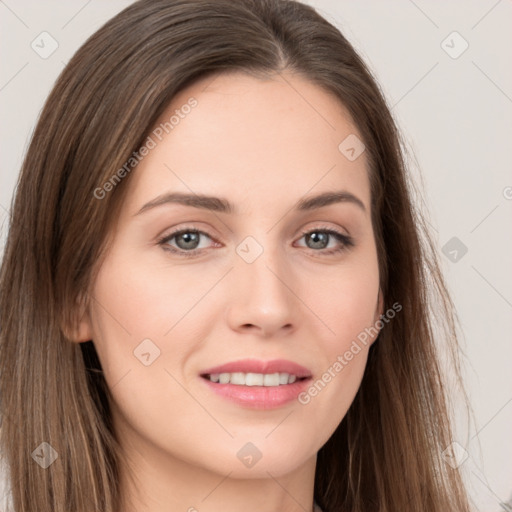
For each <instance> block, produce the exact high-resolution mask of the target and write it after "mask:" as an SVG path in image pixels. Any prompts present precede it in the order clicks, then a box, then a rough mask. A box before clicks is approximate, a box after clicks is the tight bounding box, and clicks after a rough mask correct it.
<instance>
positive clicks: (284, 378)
mask: <svg viewBox="0 0 512 512" xmlns="http://www.w3.org/2000/svg"><path fill="white" fill-rule="evenodd" d="M207 377H208V379H210V380H211V381H212V382H218V383H220V384H235V385H237V386H267V387H273V386H283V385H285V384H293V383H294V382H295V381H296V380H297V376H296V375H290V374H289V373H242V372H234V373H212V374H211V375H207Z"/></svg>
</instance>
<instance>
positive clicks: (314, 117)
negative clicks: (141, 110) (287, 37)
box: [129, 72, 370, 208]
mask: <svg viewBox="0 0 512 512" xmlns="http://www.w3.org/2000/svg"><path fill="white" fill-rule="evenodd" d="M190 105H194V106H193V107H191V106H190ZM354 136H356V137H358V138H359V139H361V136H360V134H359V131H358V129H357V127H356V125H355V123H354V121H353V120H352V118H351V116H350V115H349V113H348V111H347V110H346V108H345V107H344V106H343V104H342V103H341V102H340V101H339V100H338V99H337V98H336V97H334V95H333V94H330V93H329V92H326V91H325V90H324V89H322V88H320V87H319V86H317V85H315V84H313V83H311V82H310V81H308V80H307V79H305V78H303V77H301V76H298V75H293V74H290V73H279V74H275V75H273V76H272V77H255V76H251V75H248V74H246V73H242V72H230V73H223V74H219V75H216V76H211V77H208V78H205V79H202V80H200V81H197V82H195V83H194V84H192V85H191V86H190V87H188V88H186V89H184V90H182V91H181V92H180V93H179V94H178V95H176V96H175V97H174V98H173V100H172V102H171V103H170V104H169V106H168V107H167V108H166V110H165V112H164V113H163V114H162V116H161V117H160V119H159V120H158V121H157V123H156V124H155V127H154V129H153V131H152V132H151V134H150V137H151V138H152V139H153V140H154V142H155V145H154V147H153V149H151V151H150V152H149V154H148V155H147V156H145V157H144V158H143V159H142V161H141V162H140V163H139V165H138V166H137V168H136V172H134V175H133V176H132V177H131V182H132V183H131V184H130V188H131V192H130V194H129V197H130V202H131V203H133V208H136V207H137V205H139V207H140V203H141V202H142V201H145V200H148V199H150V198H151V196H154V195H157V194H160V193H162V192H164V191H168V190H176V191H182V192H189V193H190V192H197V193H202V194H204V193H208V194H211V195H218V196H223V197H229V198H230V199H231V200H232V201H233V202H234V203H237V202H245V204H246V205H247V206H249V205H251V204H254V205H255V204H256V202H259V203H261V202H262V200H264V199H265V198H268V201H270V200H271V199H272V201H273V202H274V203H275V202H276V201H277V202H286V203H289V202H290V201H293V202H296V200H297V199H299V198H300V197H301V196H304V195H306V194H308V192H310V193H314V192H322V191H325V190H329V189H340V188H346V189H350V191H351V192H353V193H354V194H357V196H358V197H360V198H361V199H362V201H363V202H364V203H365V204H366V205H367V206H368V208H369V203H370V197H369V193H370V192H369V182H368V176H367V161H366V155H365V153H364V152H363V153H362V154H361V156H360V157H358V158H357V159H355V160H353V161H351V160H349V159H347V157H346V156H345V154H344V153H343V152H342V151H341V150H340V143H342V142H343V141H344V140H346V139H347V137H354Z"/></svg>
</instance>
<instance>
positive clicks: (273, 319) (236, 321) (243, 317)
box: [230, 233, 297, 333]
mask: <svg viewBox="0 0 512 512" xmlns="http://www.w3.org/2000/svg"><path fill="white" fill-rule="evenodd" d="M283 249H284V247H283V245H282V243H280V241H279V240H277V239H276V237H274V236H272V235H270V234H263V235H262V234H261V233H260V234H258V235H256V236H252V235H250V236H247V237H246V238H245V239H243V240H242V242H240V243H239V244H238V246H237V247H236V258H235V262H234V269H233V273H232V276H231V279H232V289H231V291H232V293H231V299H230V311H231V315H230V320H231V322H233V327H235V328H236V327H237V326H238V327H240V326H242V325H247V324H251V325H254V326H256V327H259V328H261V329H262V330H263V331H265V332H266V333H269V332H271V331H275V330H276V329H279V328H281V327H284V326H287V325H289V324H293V323H295V320H294V318H293V317H294V309H295V308H296V307H297V304H296V301H295V299H294V297H293V292H292V291H291V289H290V288H291V283H290V282H289V281H290V280H291V273H290V271H289V269H290V267H289V266H288V265H287V262H286V259H285V258H286V254H285V251H284V250H283Z"/></svg>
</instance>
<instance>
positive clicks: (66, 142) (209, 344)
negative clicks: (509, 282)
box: [0, 0, 469, 512]
mask: <svg viewBox="0 0 512 512" xmlns="http://www.w3.org/2000/svg"><path fill="white" fill-rule="evenodd" d="M408 180H409V178H408V175H407V172H406V169H405V165H404V161H403V156H402V150H401V146H400V139H399V134H398V132H397V129H396V127H395V125H394V122H393V119H392V117H391V115H390V112H389V110H388V107H387V106H386V103H385V101H384V99H383V97H382V95H381V93H380V91H379V88H378V86H377V84H376V83H375V80H374V79H373V77H372V76H371V74H370V72H369V71H368V70H367V68H366V66H365V65H364V63H363V62H362V60H361V59H360V58H359V57H358V55H357V54H356V52H355V51H354V49H353V48H352V46H351V45H350V44H349V43H348V42H347V40H346V39H345V38H344V37H343V35H341V34H340V32H339V31H338V30H337V29H336V28H335V27H334V26H332V25H331V24H329V23H328V22H327V21H326V20H325V19H323V18H322V17H320V16H319V15H318V14H317V13H316V12H315V11H314V10H313V9H312V8H310V7H308V6H305V5H303V4H301V3H298V2H294V1H278V0H237V1H232V0H220V1H219V0H215V1H213V0H181V1H179V0H175V1H170V0H142V1H139V2H136V3H134V4H133V5H131V6H130V7H128V8H127V9H125V10H124V11H123V12H121V13H120V14H119V15H117V16H116V17H114V18H113V19H112V20H111V21H110V22H108V23H107V24H106V25H105V26H104V27H102V28H101V29H100V30H99V31H98V32H96V33H95V34H94V35H93V36H92V37H91V38H90V39H89V40H88V41H87V42H86V43H85V44H84V45H83V46H82V48H80V49H79V50H78V52H77V53H76V55H75V56H74V57H73V59H72V60H71V61H70V62H69V64H68V66H67V67H66V68H65V70H64V71H63V73H62V75H61V76H60V78H59V80H58V81H57V83H56V85H55V87H54V89H53V91H52V93H51V94H50V96H49V98H48V100H47V103H46V105H45V108H44V110H43V112H42V114H41V118H40V120H39V122H38V125H37V128H36V130H35V132H34V135H33V139H32V142H31V144H30V147H29V149H28V153H27V155H26V158H25V162H24V164H23V168H22V171H21V175H20V180H19V185H18V188H17V191H16V196H15V200H14V204H13V209H12V223H11V227H10V231H9V236H8V240H7V245H6V252H5V257H4V261H3V265H2V271H1V276H0V279H1V299H0V314H1V325H2V330H1V340H0V356H1V358H0V361H1V363H0V364H1V366H0V396H1V413H2V429H1V436H2V437H1V441H2V452H3V454H4V457H5V459H6V461H7V463H8V465H9V469H10V478H11V485H12V499H13V506H14V510H15V512H28V511H32V510H34V509H37V510H39V511H42V512H50V511H52V512H53V511H59V512H60V511H68V512H69V511H90V510H102V511H109V512H125V511H129V512H131V511H148V512H149V511H151V512H156V511H158V512H159V511H163V510H166V511H169V510H188V511H190V512H192V511H196V510H197V511H200V512H203V511H217V510H221V509H222V510H223V511H228V512H229V511H231V510H233V511H234V510H240V509H241V508H242V507H243V508H244V510H246V511H253V510H254V511H255V510H258V511H261V510H266V511H267V510H268V511H278V510H279V511H296V510H297V511H298V510H316V511H318V510H323V511H325V512H331V511H332V512H338V511H344V512H345V511H346V512H348V511H350V512H356V511H360V512H363V511H369V510H371V511H377V510H378V511H380V512H384V511H389V512H392V511H393V512H394V511H397V510H400V511H402V510H414V511H425V512H427V511H428V512H434V511H436V512H437V511H446V510H450V511H458V512H459V511H460V512H462V511H467V510H468V509H469V507H468V503H467V498H466V495H465V491H464V487H463V484H462V481H461V478H460V475H459V474H458V472H457V470H455V469H453V468H452V467H451V466H450V465H448V464H446V463H445V461H444V460H443V452H444V451H445V450H446V449H447V447H449V446H450V443H451V441H452V439H451V427H450V421H449V410H448V408H447V397H446V396H445V390H444V387H443V384H442V378H441V371H440V366H439V361H438V354H437V350H436V344H437V343H438V342H440V343H445V344H446V346H448V348H449V349H450V350H451V354H452V355H453V356H454V370H455V371H456V372H457V364H456V363H457V359H456V354H457V352H456V350H457V347H456V336H455V328H454V317H453V312H452V309H453V306H452V303H451V301H450V298H449V295H448V293H447V291H446V289H445V285H444V281H443V278H442V275H441V273H440V270H439V267H438V263H437V257H436V254H435V252H434V251H433V249H432V243H431V242H430V238H429V236H428V232H427V231H426V229H425V224H424V222H423V220H422V217H421V215H420V214H419V213H418V212H417V211H416V210H415V209H414V206H413V204H412V202H411V185H410V183H409V181H408ZM434 316H435V317H436V318H438V319H439V318H440V319H442V322H441V325H442V326H443V329H444V331H443V330H442V329H439V334H438V336H436V339H434V335H433V331H434V324H433V318H434ZM442 334H444V337H443V336H442ZM28 455H30V457H29V456H28Z"/></svg>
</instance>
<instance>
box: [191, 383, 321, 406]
mask: <svg viewBox="0 0 512 512" xmlns="http://www.w3.org/2000/svg"><path fill="white" fill-rule="evenodd" d="M200 378H201V380H202V381H204V382H205V384H206V385H207V386H208V387H209V388H210V389H211V390H212V391H213V392H214V393H217V394H218V395H220V396H222V397H224V398H226V399H227V400H230V401H232V402H235V403H237V404H239V405H241V406H243V407H249V408H251V409H276V408H278V407H282V406H283V405H286V404H287V403H289V402H292V401H293V400H295V399H296V398H297V396H298V395H299V393H301V392H302V391H304V389H305V388H306V387H307V386H308V385H309V381H310V380H311V379H310V378H308V379H304V380H297V381H295V382H294V383H293V384H284V385H281V386H238V385H236V384H219V383H218V382H212V381H211V380H208V379H205V378H203V377H200Z"/></svg>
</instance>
